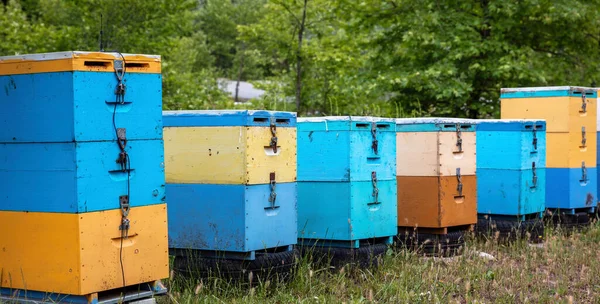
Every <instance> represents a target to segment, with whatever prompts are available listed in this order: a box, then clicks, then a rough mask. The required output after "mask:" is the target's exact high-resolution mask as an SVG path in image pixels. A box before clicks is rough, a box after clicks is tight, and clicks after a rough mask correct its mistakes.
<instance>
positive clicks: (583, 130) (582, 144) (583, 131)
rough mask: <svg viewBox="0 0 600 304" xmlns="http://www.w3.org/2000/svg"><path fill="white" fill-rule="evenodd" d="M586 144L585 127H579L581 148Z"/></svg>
mask: <svg viewBox="0 0 600 304" xmlns="http://www.w3.org/2000/svg"><path fill="white" fill-rule="evenodd" d="M586 144H587V139H586V138H585V127H581V146H582V147H585V146H586Z"/></svg>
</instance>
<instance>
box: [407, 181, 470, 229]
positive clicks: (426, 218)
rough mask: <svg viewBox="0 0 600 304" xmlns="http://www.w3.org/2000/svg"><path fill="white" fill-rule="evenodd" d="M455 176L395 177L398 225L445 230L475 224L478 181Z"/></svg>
mask: <svg viewBox="0 0 600 304" xmlns="http://www.w3.org/2000/svg"><path fill="white" fill-rule="evenodd" d="M461 179H462V184H463V189H462V196H460V195H459V193H458V192H457V185H458V180H457V178H456V176H398V177H397V193H398V226H399V227H425V228H447V227H454V226H463V225H471V224H475V223H476V222H477V180H476V177H475V176H474V175H464V176H462V177H461Z"/></svg>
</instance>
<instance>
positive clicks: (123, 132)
mask: <svg viewBox="0 0 600 304" xmlns="http://www.w3.org/2000/svg"><path fill="white" fill-rule="evenodd" d="M118 78H120V79H121V81H119V80H118ZM119 84H121V86H119ZM0 86H1V87H2V88H3V89H4V90H3V92H2V93H1V94H0V103H2V104H3V108H4V111H1V112H0V122H1V123H2V128H0V179H1V180H2V183H1V184H0V192H2V193H3V195H2V196H0V230H2V231H3V237H2V238H0V248H3V250H0V269H1V273H0V278H1V279H0V281H1V282H0V283H1V286H2V287H4V288H10V289H11V290H12V289H13V288H16V289H27V290H28V291H31V292H36V291H37V292H50V293H57V294H65V295H71V296H76V295H86V296H90V297H91V298H94V296H93V295H94V294H97V293H99V292H102V291H106V290H111V289H115V288H120V287H123V286H124V285H125V286H133V285H137V284H142V283H147V282H151V281H157V280H159V279H161V278H165V277H167V276H168V272H169V265H168V243H167V237H166V235H167V225H166V220H167V214H166V205H165V199H164V187H165V182H164V169H163V152H162V148H163V143H162V116H161V107H162V95H161V76H160V57H159V56H150V55H130V54H117V53H89V52H63V53H48V54H36V55H23V56H10V57H0ZM118 87H120V88H123V90H119V94H116V91H117V88H118ZM121 92H123V94H121ZM117 160H119V161H117ZM127 223H128V224H127ZM127 227H128V228H127ZM123 276H124V281H123ZM91 298H90V299H91Z"/></svg>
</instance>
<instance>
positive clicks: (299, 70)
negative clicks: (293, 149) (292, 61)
mask: <svg viewBox="0 0 600 304" xmlns="http://www.w3.org/2000/svg"><path fill="white" fill-rule="evenodd" d="M307 3H308V0H304V8H303V9H302V20H300V29H299V30H298V52H297V54H296V112H298V113H299V112H300V101H301V100H302V99H301V96H302V95H301V93H302V53H301V52H302V38H303V37H304V26H305V23H306V5H307Z"/></svg>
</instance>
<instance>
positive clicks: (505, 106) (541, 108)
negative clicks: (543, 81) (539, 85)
mask: <svg viewBox="0 0 600 304" xmlns="http://www.w3.org/2000/svg"><path fill="white" fill-rule="evenodd" d="M582 104H583V100H582V98H581V97H545V98H502V99H501V107H500V116H501V117H502V118H508V119H545V120H546V128H547V132H548V133H552V132H569V131H572V130H581V127H582V126H583V127H585V128H586V130H589V131H590V132H591V131H592V130H595V129H596V115H597V113H596V110H597V103H596V98H595V97H594V98H586V99H585V105H586V106H585V110H584V109H583V107H582Z"/></svg>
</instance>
